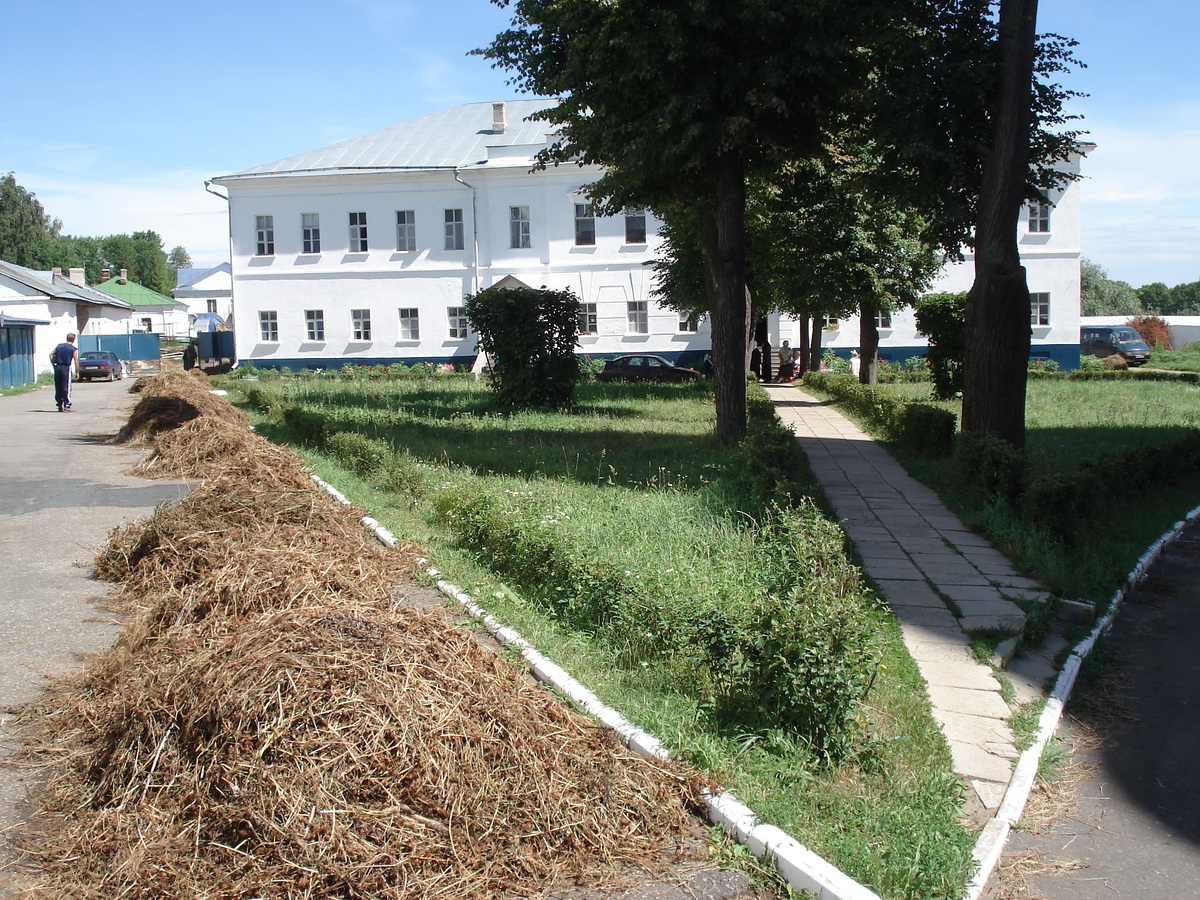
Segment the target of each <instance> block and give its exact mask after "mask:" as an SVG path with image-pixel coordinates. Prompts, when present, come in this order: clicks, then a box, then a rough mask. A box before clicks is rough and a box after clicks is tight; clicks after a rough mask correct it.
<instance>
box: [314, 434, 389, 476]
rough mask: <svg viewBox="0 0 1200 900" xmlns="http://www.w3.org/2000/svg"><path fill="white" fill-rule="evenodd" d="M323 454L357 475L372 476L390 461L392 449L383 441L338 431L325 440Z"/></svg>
mask: <svg viewBox="0 0 1200 900" xmlns="http://www.w3.org/2000/svg"><path fill="white" fill-rule="evenodd" d="M325 452H326V453H328V454H329V455H330V456H332V457H333V458H334V459H335V460H337V461H338V462H339V463H340V464H341V465H343V466H345V467H346V468H347V469H349V470H350V471H351V472H357V473H358V474H359V475H373V474H374V473H376V472H379V471H381V470H382V469H383V468H384V467H385V466H387V465H388V463H389V462H390V461H391V459H392V448H391V446H390V445H389V444H386V443H384V442H383V441H379V440H375V439H374V438H369V437H367V436H366V435H362V434H358V433H357V432H354V431H339V432H337V433H336V434H331V435H329V437H328V438H326V439H325Z"/></svg>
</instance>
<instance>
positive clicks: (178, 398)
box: [115, 369, 250, 444]
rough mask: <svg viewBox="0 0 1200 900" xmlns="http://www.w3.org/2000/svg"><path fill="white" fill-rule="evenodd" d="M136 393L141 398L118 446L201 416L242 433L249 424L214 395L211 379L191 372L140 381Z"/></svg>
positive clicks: (143, 439)
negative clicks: (216, 420) (228, 424)
mask: <svg viewBox="0 0 1200 900" xmlns="http://www.w3.org/2000/svg"><path fill="white" fill-rule="evenodd" d="M135 388H136V390H133V389H131V390H133V392H134V393H137V394H140V395H141V399H140V400H138V402H137V405H136V406H135V407H134V408H133V412H132V413H130V415H129V419H128V420H127V421H126V423H125V425H124V426H123V427H122V428H121V430H120V432H118V434H117V436H116V439H115V440H116V442H117V443H119V444H126V443H133V442H138V441H150V440H153V439H154V438H155V437H156V436H157V435H159V434H161V433H163V432H166V431H170V430H172V429H175V428H178V427H179V426H180V425H183V424H184V423H185V422H190V421H192V420H194V419H197V418H200V417H206V418H210V419H222V420H224V421H226V422H229V423H230V424H232V425H236V426H239V427H240V428H242V429H243V430H244V429H245V428H246V426H247V425H248V424H249V421H250V420H249V418H248V417H247V416H246V414H245V413H244V412H242V411H241V410H240V409H238V408H237V407H235V406H234V405H233V404H231V403H230V402H229V401H228V400H226V399H225V398H224V397H221V396H219V395H217V394H214V393H213V392H212V389H211V388H210V387H209V385H208V376H206V375H205V374H204V373H203V372H200V371H198V370H195V369H193V370H192V371H191V372H164V373H163V374H161V375H155V376H153V377H151V378H143V379H139V380H138V382H137V384H136V385H135Z"/></svg>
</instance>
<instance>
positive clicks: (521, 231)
mask: <svg viewBox="0 0 1200 900" xmlns="http://www.w3.org/2000/svg"><path fill="white" fill-rule="evenodd" d="M508 245H509V246H510V247H512V248H513V249H514V250H528V249H529V207H528V206H510V207H509V208H508Z"/></svg>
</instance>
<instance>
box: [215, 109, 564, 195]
mask: <svg viewBox="0 0 1200 900" xmlns="http://www.w3.org/2000/svg"><path fill="white" fill-rule="evenodd" d="M556 102H557V101H555V100H547V99H540V100H509V101H506V102H505V103H504V118H505V126H504V128H503V130H499V129H497V128H495V127H494V118H493V114H494V107H496V106H498V105H499V104H494V103H490V102H489V103H464V104H462V105H460V106H452V107H450V108H449V109H444V110H441V111H440V112H435V113H430V114H429V115H425V116H420V117H418V118H416V119H410V120H408V121H407V122H401V123H400V124H399V125H392V126H390V127H388V128H384V129H381V130H379V131H373V132H371V133H370V134H364V135H363V136H362V137H356V138H351V139H350V140H346V141H341V142H340V143H337V144H331V145H330V146H328V147H322V148H320V149H319V150H310V151H309V152H308V153H301V154H298V155H297V156H289V157H287V158H286V159H280V160H277V161H275V162H272V163H266V164H265V165H261V166H255V167H253V168H250V169H244V170H242V171H241V172H235V173H233V174H232V175H223V176H220V177H218V178H214V179H213V180H214V181H217V182H220V181H226V180H236V179H241V178H252V177H255V176H261V175H301V174H317V173H322V172H329V171H346V170H351V171H373V170H379V169H427V168H454V167H457V166H467V165H472V164H475V163H479V162H483V161H485V160H487V158H488V148H489V147H520V146H534V145H542V144H545V141H546V135H547V134H549V133H552V132H553V126H551V125H550V124H549V123H546V122H541V121H536V122H531V121H529V120H528V117H529V116H531V115H533V114H534V113H535V112H537V111H539V110H542V109H546V108H547V107H549V106H553V105H554V104H555V103H556Z"/></svg>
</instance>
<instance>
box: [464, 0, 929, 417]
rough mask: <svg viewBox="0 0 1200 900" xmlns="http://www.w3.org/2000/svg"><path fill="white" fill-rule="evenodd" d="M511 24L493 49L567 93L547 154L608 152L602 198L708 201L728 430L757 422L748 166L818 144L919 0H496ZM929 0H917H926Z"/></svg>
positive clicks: (811, 150) (552, 89)
mask: <svg viewBox="0 0 1200 900" xmlns="http://www.w3.org/2000/svg"><path fill="white" fill-rule="evenodd" d="M494 2H495V3H496V4H497V5H499V6H503V7H510V8H511V9H512V10H513V27H512V28H511V29H510V30H508V31H506V32H504V33H502V34H500V35H498V36H497V38H496V39H495V41H493V42H492V44H491V45H490V46H489V47H488V48H486V50H484V51H481V52H482V53H483V54H484V55H486V56H488V57H489V58H491V59H493V60H495V61H496V62H497V63H498V64H499V65H501V66H503V67H506V68H508V69H510V70H512V71H514V72H515V73H516V76H515V78H514V79H513V81H514V83H515V84H516V85H517V86H518V87H520V88H521V89H523V90H525V91H529V92H531V93H534V94H539V95H542V96H548V97H558V98H559V100H560V102H559V103H558V104H557V105H556V106H553V107H551V108H549V109H547V110H546V111H544V112H543V113H542V114H541V117H542V118H544V119H545V120H547V121H549V122H551V123H553V124H555V125H557V126H558V127H559V128H560V138H559V140H558V141H557V142H556V143H555V144H554V146H553V147H552V148H551V149H550V150H549V151H548V152H547V153H546V154H545V156H544V160H545V161H546V162H568V161H581V162H584V163H593V164H598V165H603V166H605V167H606V174H605V175H604V176H603V177H602V178H601V179H600V180H599V181H598V182H597V183H596V184H595V185H594V186H592V187H591V188H590V189H589V192H590V194H591V196H592V198H593V200H594V201H595V202H596V203H597V205H598V206H599V208H600V209H601V210H603V211H613V210H618V209H620V208H621V207H623V206H625V205H627V204H636V205H643V206H649V207H652V208H656V209H661V208H663V207H664V206H666V205H668V204H670V203H672V202H678V201H681V200H683V199H687V200H689V201H690V202H691V203H692V204H694V205H695V207H696V208H697V209H698V210H699V216H700V234H701V239H702V242H703V247H704V260H705V273H704V282H705V288H706V291H707V293H708V295H709V304H710V310H711V323H712V335H713V357H714V364H715V372H714V391H715V394H716V408H717V433H718V435H719V436H721V437H722V438H724V439H727V440H736V439H738V438H740V437H741V436H742V435H743V434H744V433H745V428H746V392H745V354H746V347H747V343H748V341H747V334H748V325H749V304H748V302H747V289H746V245H745V211H746V181H747V178H748V177H752V176H755V175H757V174H760V173H762V172H764V171H770V170H772V169H773V168H774V167H775V166H776V165H777V164H778V163H779V162H780V161H781V160H784V159H789V158H792V159H794V158H807V157H809V156H811V155H813V154H816V153H818V152H819V150H820V147H821V146H822V143H823V138H824V134H825V131H826V125H827V117H828V115H829V114H830V112H831V111H835V110H838V109H841V108H842V107H843V106H845V104H846V102H847V99H848V97H849V96H850V95H851V94H853V93H854V92H856V91H859V90H861V89H862V88H863V86H864V85H865V83H866V78H867V76H868V74H869V71H870V68H871V54H870V53H869V52H866V51H865V49H864V48H868V47H871V46H873V45H875V44H876V43H877V35H878V34H879V33H880V31H881V30H883V28H884V26H885V25H886V24H887V23H888V22H891V21H897V20H900V19H901V18H902V17H903V16H904V15H905V13H906V12H908V11H909V9H908V4H906V3H895V2H891V3H886V2H882V0H864V2H859V3H855V4H848V3H844V2H836V0H808V2H805V3H779V2H776V0H740V2H737V3H730V2H726V0H621V2H606V3H600V2H593V0H582V2H581V0H494ZM914 2H916V0H914Z"/></svg>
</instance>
